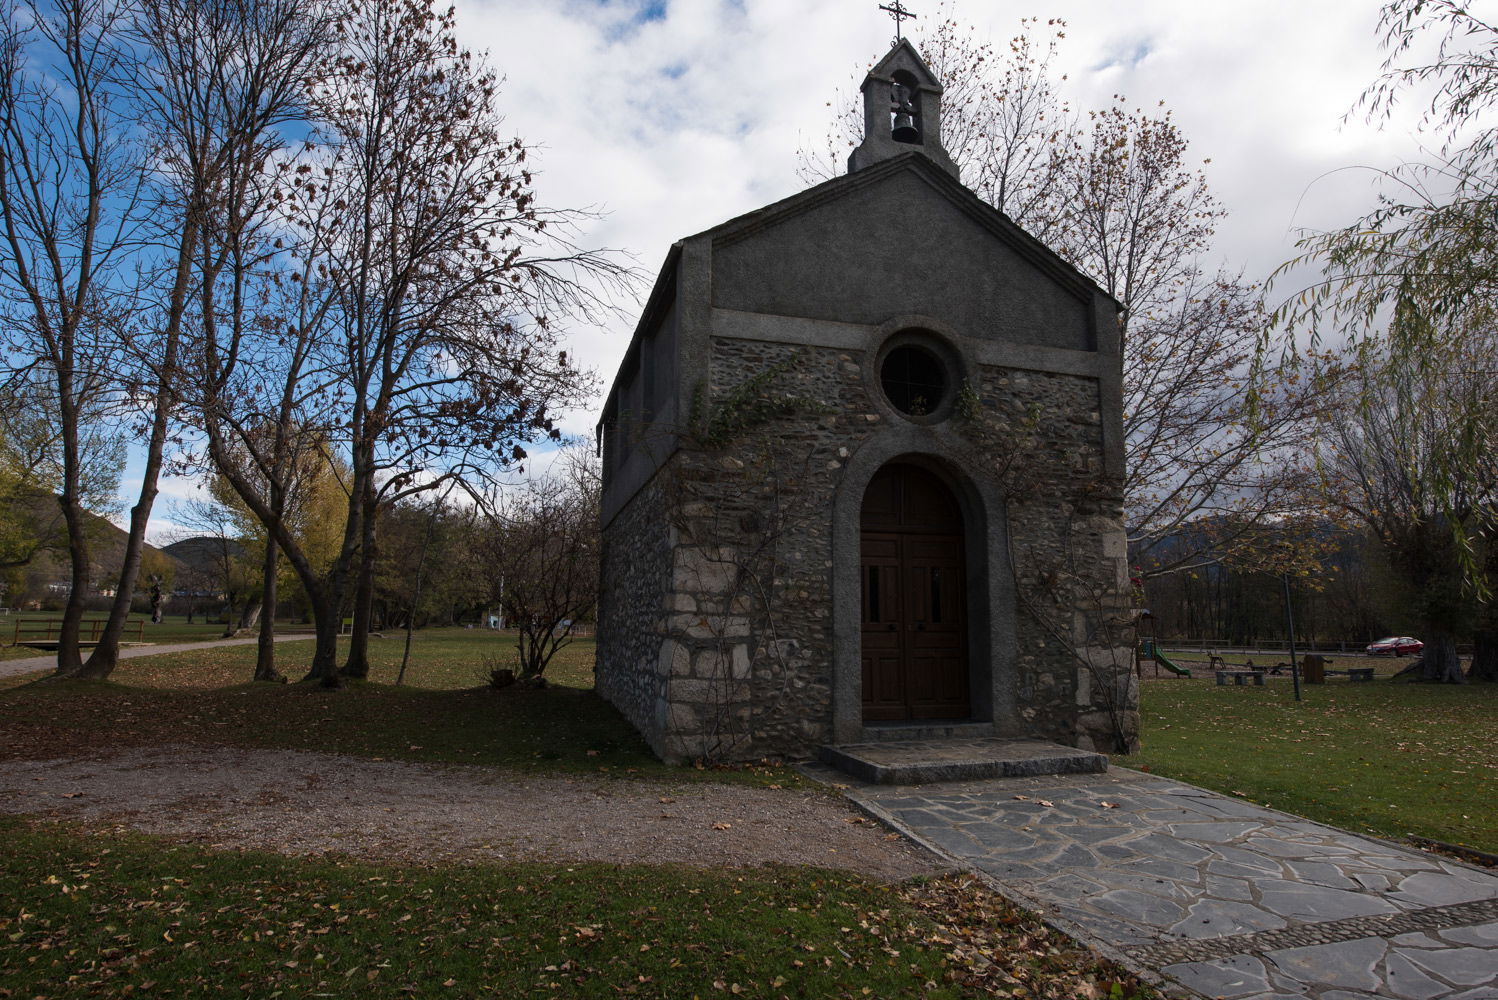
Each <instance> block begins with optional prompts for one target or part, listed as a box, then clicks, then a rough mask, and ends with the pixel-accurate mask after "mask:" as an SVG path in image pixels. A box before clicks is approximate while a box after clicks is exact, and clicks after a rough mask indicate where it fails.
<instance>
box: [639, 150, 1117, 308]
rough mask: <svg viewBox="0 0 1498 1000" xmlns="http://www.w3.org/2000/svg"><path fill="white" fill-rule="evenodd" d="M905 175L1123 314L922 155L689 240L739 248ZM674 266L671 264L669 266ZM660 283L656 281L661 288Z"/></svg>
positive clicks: (832, 183) (836, 181) (1061, 280)
mask: <svg viewBox="0 0 1498 1000" xmlns="http://www.w3.org/2000/svg"><path fill="white" fill-rule="evenodd" d="M902 171H908V172H911V173H914V174H915V175H916V176H917V177H919V178H920V179H921V180H922V181H924V182H925V183H927V184H929V185H930V186H931V188H932V189H933V190H935V191H936V192H938V193H939V194H941V195H942V196H943V197H944V198H945V199H946V200H947V201H948V202H950V203H951V204H952V205H953V207H955V208H956V209H958V210H959V211H960V212H962V213H963V214H964V215H966V216H967V217H969V218H970V219H972V220H973V221H975V222H977V223H978V224H979V225H980V226H982V227H984V228H985V229H987V230H988V231H989V232H990V233H992V234H993V235H994V236H995V237H997V238H998V239H999V240H1001V241H1002V242H1004V243H1005V244H1006V245H1008V246H1009V247H1010V248H1011V249H1012V250H1014V252H1015V253H1017V254H1018V255H1019V256H1020V257H1022V258H1023V259H1024V260H1026V261H1027V262H1029V263H1030V264H1033V265H1034V266H1035V267H1036V268H1037V269H1039V270H1040V271H1041V272H1042V273H1043V274H1046V275H1047V276H1049V277H1050V278H1051V279H1052V280H1054V281H1056V282H1057V284H1060V285H1061V286H1063V287H1065V288H1067V289H1069V290H1070V291H1072V292H1073V293H1074V294H1077V295H1079V296H1082V297H1090V296H1092V295H1094V294H1097V295H1101V296H1103V297H1104V298H1106V299H1107V300H1108V301H1110V302H1112V303H1113V304H1114V306H1115V307H1116V308H1118V309H1119V310H1120V311H1121V310H1122V309H1123V306H1122V305H1120V304H1119V303H1118V300H1117V299H1115V298H1113V296H1111V295H1109V294H1108V293H1107V292H1106V291H1104V290H1103V289H1102V288H1100V287H1099V286H1098V284H1097V282H1095V281H1093V280H1092V279H1091V278H1089V277H1088V276H1087V275H1085V274H1083V273H1082V272H1081V271H1079V270H1078V269H1077V268H1076V267H1074V266H1073V265H1072V264H1070V263H1069V262H1067V261H1066V260H1064V259H1063V258H1062V257H1061V256H1060V255H1059V254H1057V253H1056V252H1055V251H1054V250H1052V249H1051V248H1050V247H1048V246H1046V245H1045V244H1044V243H1042V242H1041V241H1040V240H1038V239H1036V238H1035V237H1033V236H1031V235H1030V234H1029V233H1027V232H1026V231H1025V230H1024V229H1023V228H1021V227H1020V226H1019V225H1018V224H1017V223H1016V222H1015V221H1014V220H1013V219H1011V218H1009V216H1007V215H1005V214H1004V213H1003V212H1000V211H999V210H998V209H996V208H994V207H993V206H992V205H990V204H988V202H986V201H984V200H983V199H982V198H979V197H978V196H977V195H976V194H974V193H973V192H972V191H970V190H968V189H967V188H966V187H964V186H963V185H962V184H961V183H960V182H959V181H957V180H956V178H954V177H952V176H951V175H950V174H948V173H947V172H946V171H945V170H943V169H942V168H941V166H940V165H938V164H936V163H934V162H932V161H931V159H930V158H929V157H927V156H926V155H925V154H923V153H921V152H919V151H912V152H909V153H902V154H901V155H899V156H896V157H893V158H891V159H888V160H882V161H880V162H878V163H875V164H874V165H872V166H869V167H864V168H863V169H861V170H856V171H854V172H852V173H849V174H844V175H842V176H840V177H834V178H833V179H832V180H829V181H824V182H822V183H821V184H818V185H816V186H815V187H811V188H807V189H806V190H805V191H802V192H799V193H798V194H793V195H791V196H790V197H789V198H783V199H781V200H780V201H777V202H775V203H773V204H770V205H766V206H765V207H763V208H760V209H756V210H755V211H752V212H747V213H745V214H743V215H740V216H737V217H735V218H732V219H729V220H727V221H726V222H722V223H720V224H718V225H716V226H714V227H712V228H711V229H706V230H703V231H702V232H700V233H696V234H694V235H693V236H691V237H688V239H697V238H699V237H708V238H710V239H711V240H712V241H713V245H714V246H715V247H717V246H726V245H728V244H731V243H736V242H738V241H740V240H744V239H748V238H750V237H752V236H753V235H754V234H756V233H758V232H762V231H764V230H766V229H769V228H770V227H772V226H775V225H778V224H779V223H781V222H784V221H786V220H787V219H790V218H792V217H794V216H796V215H800V214H802V213H804V212H808V211H810V210H812V209H814V208H818V207H821V206H823V205H826V204H828V203H830V202H833V201H837V200H839V199H841V198H842V197H844V196H845V195H847V194H849V193H851V192H853V191H857V190H860V189H862V188H865V187H870V186H873V185H876V184H879V183H881V182H883V181H884V180H886V179H887V178H889V177H890V176H892V175H894V174H896V173H900V172H902ZM671 263H672V262H670V261H668V266H669V265H670V264H671ZM664 278H665V274H664V272H662V279H664ZM660 283H661V282H660V280H658V281H657V284H660Z"/></svg>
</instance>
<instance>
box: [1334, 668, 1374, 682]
mask: <svg viewBox="0 0 1498 1000" xmlns="http://www.w3.org/2000/svg"><path fill="white" fill-rule="evenodd" d="M1332 674H1346V675H1347V679H1348V680H1349V681H1351V682H1353V683H1354V684H1357V683H1361V682H1364V681H1372V680H1373V668H1372V667H1348V668H1347V669H1346V670H1328V671H1327V675H1328V676H1330V675H1332Z"/></svg>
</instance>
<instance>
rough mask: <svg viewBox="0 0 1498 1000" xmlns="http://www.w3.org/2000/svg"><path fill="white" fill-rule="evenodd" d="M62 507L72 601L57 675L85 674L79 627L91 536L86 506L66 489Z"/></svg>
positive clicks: (60, 499)
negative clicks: (88, 536) (86, 518)
mask: <svg viewBox="0 0 1498 1000" xmlns="http://www.w3.org/2000/svg"><path fill="white" fill-rule="evenodd" d="M57 502H58V503H59V504H60V505H61V506H62V517H63V521H64V522H66V523H67V526H68V558H69V561H70V563H71V568H72V572H71V574H70V576H69V578H68V579H69V588H70V589H69V591H68V602H67V604H65V605H64V606H63V609H62V626H61V629H60V630H59V632H58V634H57V675H58V676H59V677H80V676H82V675H83V655H82V653H81V652H79V648H78V628H79V623H81V622H82V621H83V600H84V598H85V597H86V596H87V594H88V538H87V536H85V534H84V532H85V531H86V530H87V529H86V528H85V526H84V524H83V509H82V508H81V507H80V506H79V505H78V502H77V500H76V498H75V497H73V496H69V495H68V494H67V493H66V492H65V493H64V494H63V495H62V496H60V497H58V498H57Z"/></svg>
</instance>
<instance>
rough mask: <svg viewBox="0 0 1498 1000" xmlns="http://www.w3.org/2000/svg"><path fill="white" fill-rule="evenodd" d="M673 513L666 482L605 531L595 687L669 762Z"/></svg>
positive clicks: (634, 501)
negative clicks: (665, 659) (665, 708)
mask: <svg viewBox="0 0 1498 1000" xmlns="http://www.w3.org/2000/svg"><path fill="white" fill-rule="evenodd" d="M668 514H669V512H668V511H667V510H666V508H665V505H664V504H663V503H662V501H661V495H660V488H659V485H658V481H656V482H652V483H650V484H647V485H646V486H645V488H644V489H642V490H640V491H639V492H638V493H636V494H635V495H634V497H633V498H631V500H630V501H629V503H628V504H626V505H625V506H624V508H623V509H622V510H621V511H620V512H619V514H618V515H617V516H616V517H615V518H614V519H613V520H612V521H610V522H609V523H608V524H606V525H604V527H603V540H602V546H603V551H602V552H601V554H600V559H599V569H600V579H601V583H602V587H601V589H600V592H599V596H598V632H597V640H598V655H597V661H596V663H595V665H594V670H593V675H594V686H595V688H596V689H597V691H598V693H599V694H600V695H602V696H603V697H604V698H605V699H606V700H608V701H609V702H610V703H611V704H612V705H613V706H614V707H615V708H617V709H619V711H620V712H621V713H623V715H624V717H625V718H627V719H628V720H629V721H630V722H631V723H633V724H634V726H635V728H636V729H638V730H639V731H640V732H641V733H642V734H643V735H644V736H645V738H646V740H647V741H648V742H649V743H650V745H651V749H653V750H655V752H656V753H657V754H660V755H662V756H665V755H666V753H667V747H666V746H665V745H664V744H663V743H662V738H663V737H662V725H661V719H660V713H661V706H662V705H663V704H664V698H665V683H664V680H663V677H662V674H663V670H662V666H661V662H660V660H661V634H662V632H663V631H664V627H665V600H666V595H667V593H668V588H669V587H670V583H671V552H672V538H671V526H670V521H669V517H668Z"/></svg>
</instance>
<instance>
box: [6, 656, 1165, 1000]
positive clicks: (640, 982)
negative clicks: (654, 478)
mask: <svg viewBox="0 0 1498 1000" xmlns="http://www.w3.org/2000/svg"><path fill="white" fill-rule="evenodd" d="M513 641H514V640H513V639H512V638H510V637H506V636H499V635H495V634H493V633H487V632H483V631H479V630H472V631H470V630H459V629H453V630H445V631H432V632H427V633H424V634H418V636H417V638H416V641H415V643H414V644H413V658H412V665H411V667H410V668H409V669H408V672H407V684H406V685H405V686H402V687H396V686H394V685H393V683H391V682H392V681H393V679H394V671H395V668H396V665H397V664H398V663H399V660H400V655H401V642H400V640H399V639H397V638H394V637H392V638H388V639H385V640H377V641H375V643H374V644H373V651H374V655H375V658H376V662H375V666H374V670H373V675H372V676H373V679H372V680H371V681H370V682H367V683H359V684H354V685H351V686H350V687H349V688H347V689H345V690H341V691H325V690H322V689H320V688H317V687H315V686H311V685H302V684H287V685H254V684H249V683H245V678H247V677H248V676H249V675H250V670H251V667H252V664H253V657H254V648H253V647H252V646H249V647H236V648H229V649H215V650H202V651H200V652H196V653H183V654H173V655H169V656H159V657H148V658H144V659H137V660H130V661H125V662H123V663H122V664H121V665H120V667H119V669H118V670H117V671H116V673H115V674H114V678H113V679H112V680H111V681H110V682H108V683H102V684H101V683H81V682H65V683H52V682H44V683H29V682H26V681H25V680H24V679H23V680H22V681H21V682H19V683H14V684H12V685H10V686H9V687H8V688H7V689H5V690H0V758H3V757H4V756H7V755H8V756H18V755H25V756H44V755H51V754H55V753H70V752H79V751H83V752H87V751H88V750H91V749H94V748H98V749H107V748H109V747H111V746H120V745H154V744H163V743H180V742H201V743H209V744H214V745H230V746H246V747H278V748H281V747H284V748H292V749H308V750H320V751H331V752H339V753H346V754H354V755H359V756H367V757H379V758H385V759H403V760H420V761H438V762H441V761H452V762H460V763H465V764H480V765H484V764H487V765H502V766H504V767H507V768H518V769H521V770H527V771H534V772H551V773H555V772H593V773H597V772H600V771H601V772H603V773H605V774H607V775H610V776H613V777H616V778H618V779H620V780H628V779H629V778H631V777H634V776H640V777H657V778H669V779H675V780H678V781H685V780H716V781H748V782H755V783H760V784H771V785H775V784H779V785H786V786H789V785H791V784H797V783H800V782H801V780H802V779H800V778H799V776H798V775H796V774H795V772H793V771H790V770H788V769H784V768H780V767H772V766H755V767H750V768H738V769H731V770H721V771H720V770H713V769H695V768H671V767H666V766H665V765H663V764H661V763H659V762H658V761H656V760H655V759H654V757H653V756H651V755H650V753H649V751H648V749H647V748H646V747H645V745H644V743H643V742H642V741H641V740H640V738H639V737H638V735H636V734H635V733H634V731H633V730H632V729H631V728H630V727H629V726H628V725H627V724H626V723H625V722H624V721H623V720H622V719H621V718H620V717H619V715H618V714H617V713H615V712H614V710H613V709H612V708H610V707H608V706H607V705H605V704H604V703H603V702H602V700H601V699H599V698H598V697H597V696H596V695H594V694H593V693H592V692H591V690H590V688H591V685H592V657H593V644H592V642H591V641H579V642H578V643H577V644H576V645H574V646H573V647H572V648H571V649H570V650H567V651H565V652H564V653H563V654H561V657H562V658H561V659H559V660H558V661H555V662H554V663H553V666H552V667H551V670H550V671H549V673H550V674H551V678H552V681H553V683H552V685H551V686H550V687H548V688H546V689H542V690H528V689H520V688H518V687H513V686H512V687H510V688H506V689H503V690H498V691H495V690H489V689H487V688H483V687H478V686H477V685H479V684H480V682H481V678H482V675H483V666H482V664H483V661H484V659H485V658H486V657H488V658H497V659H498V660H500V661H501V662H503V660H504V658H505V656H506V654H507V652H508V651H509V649H510V648H511V647H512V646H513ZM298 648H302V649H305V648H307V647H306V644H304V643H293V644H289V645H286V646H283V647H278V651H277V655H278V659H279V660H280V662H281V664H282V667H283V669H285V670H286V671H287V672H288V673H291V674H292V675H293V676H296V675H297V674H298V673H299V672H300V670H301V664H302V663H303V662H304V656H305V653H300V654H299V653H298V652H297V650H298ZM33 676H34V675H33ZM497 821H500V820H497ZM0 842H3V843H4V844H5V850H4V852H3V854H0V984H3V987H0V997H6V996H12V995H14V996H16V997H28V998H29V997H48V998H55V997H111V998H112V997H119V996H135V995H140V996H154V997H187V996H194V997H200V996H201V997H222V996H231V995H233V996H255V997H265V998H275V997H288V998H289V997H310V996H317V995H330V996H355V995H357V996H360V997H371V998H383V997H391V998H395V997H401V998H404V997H411V996H415V997H439V996H440V997H469V996H545V997H595V996H596V997H614V996H619V995H625V996H630V995H636V996H646V997H671V998H678V997H682V998H684V997H696V996H700V997H717V996H722V997H733V996H748V997H858V998H862V997H893V996H901V997H904V996H923V997H933V998H936V997H969V996H979V995H1002V996H1014V997H1030V998H1040V997H1050V998H1066V1000H1072V998H1076V997H1109V998H1117V1000H1133V998H1144V997H1149V996H1152V995H1153V994H1150V993H1148V992H1147V991H1145V990H1143V989H1141V988H1140V987H1139V986H1138V984H1136V983H1134V982H1133V981H1132V980H1130V979H1129V978H1128V977H1126V976H1125V975H1124V974H1123V973H1121V972H1120V971H1119V970H1117V969H1115V968H1112V967H1109V966H1107V965H1105V964H1100V963H1098V962H1097V961H1096V960H1095V958H1094V957H1093V956H1091V955H1090V954H1089V953H1086V952H1082V951H1079V950H1078V949H1077V948H1076V947H1075V945H1074V944H1073V943H1072V942H1070V941H1069V940H1068V939H1066V938H1064V937H1062V936H1061V935H1058V934H1056V933H1055V932H1053V931H1050V930H1049V929H1047V928H1046V927H1044V926H1043V925H1041V924H1040V923H1039V922H1038V921H1037V920H1036V919H1035V918H1034V917H1032V916H1030V915H1027V914H1025V913H1023V912H1021V911H1018V910H1015V909H1014V908H1012V907H1010V906H1008V905H1007V904H1005V903H1004V902H1003V901H1002V900H1001V899H1000V898H999V897H997V896H995V895H994V894H993V893H992V892H990V891H989V890H988V889H987V888H986V887H985V886H984V885H982V884H981V883H978V882H974V881H972V880H971V878H970V877H968V876H954V877H950V878H944V879H937V880H931V881H926V882H918V883H908V884H902V885H896V886H883V885H878V884H875V883H871V882H869V881H866V880H863V879H860V878H858V877H856V876H853V875H849V874H846V873H834V872H829V871H825V870H822V869H811V868H791V867H785V868H764V869H743V870H739V869H735V870H713V869H698V868H687V867H665V866H607V865H578V864H571V865H555V864H553V865H547V864H523V865H522V864H508V865H477V866H464V867H461V868H428V867H416V866H412V867H397V866H391V865H373V864H365V863H361V862H359V861H357V860H352V859H340V858H319V859H299V858H287V857H280V856H276V855H267V854H259V853H253V852H234V851H228V852H222V851H212V850H207V849H204V848H200V847H196V846H185V845H180V844H175V843H172V842H170V841H167V840H165V839H156V838H150V837H144V836H137V835H121V834H118V833H105V832H100V831H98V830H92V829H88V828H82V827H78V826H74V825H68V824H45V825H33V824H30V823H28V822H26V821H24V820H18V819H8V818H0ZM1000 991H1002V992H1000Z"/></svg>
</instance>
